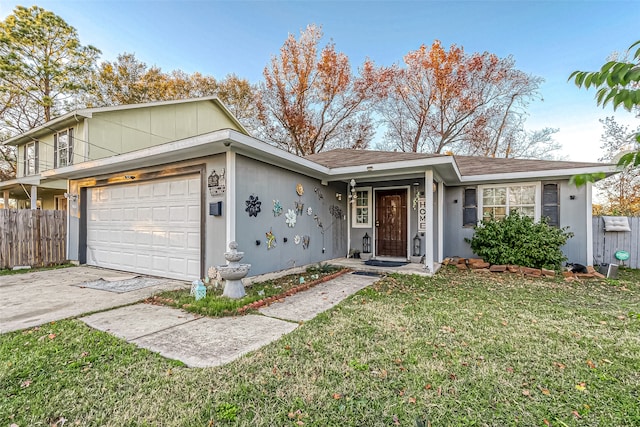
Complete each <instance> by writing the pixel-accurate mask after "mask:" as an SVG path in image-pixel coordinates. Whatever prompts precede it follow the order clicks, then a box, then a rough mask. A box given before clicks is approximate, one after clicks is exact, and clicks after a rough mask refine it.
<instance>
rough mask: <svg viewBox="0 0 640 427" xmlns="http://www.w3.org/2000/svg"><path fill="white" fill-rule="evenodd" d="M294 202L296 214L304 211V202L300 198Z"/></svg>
mask: <svg viewBox="0 0 640 427" xmlns="http://www.w3.org/2000/svg"><path fill="white" fill-rule="evenodd" d="M295 204H296V213H297V214H298V215H302V211H304V203H302V200H300V201H299V202H295Z"/></svg>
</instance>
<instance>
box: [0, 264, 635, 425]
mask: <svg viewBox="0 0 640 427" xmlns="http://www.w3.org/2000/svg"><path fill="white" fill-rule="evenodd" d="M634 276H635V277H637V274H636V273H635V272H628V271H624V272H622V274H621V278H622V279H623V280H620V281H600V282H598V281H588V282H584V283H577V282H574V283H571V284H567V283H564V282H563V281H562V280H561V279H557V280H545V279H522V278H519V277H517V276H510V275H501V274H479V273H471V272H469V273H459V272H457V271H455V270H454V269H447V270H445V271H442V272H441V273H439V274H438V275H437V276H436V277H434V278H432V279H425V278H423V277H418V276H392V277H390V278H387V279H385V280H383V281H381V282H378V283H377V284H376V285H374V286H372V287H370V288H367V289H364V290H363V291H361V292H359V293H358V294H356V295H354V296H353V297H351V298H349V299H348V300H346V301H345V302H343V303H342V304H340V305H339V306H337V307H336V308H334V309H333V310H331V311H329V312H327V313H324V314H322V315H320V316H318V317H317V318H315V319H314V320H312V321H310V322H306V323H304V324H303V325H301V326H300V327H299V328H298V329H297V330H296V331H294V332H292V333H291V334H289V335H287V336H285V337H283V338H282V339H281V340H279V341H277V342H274V343H272V344H270V345H268V346H266V347H264V348H262V349H261V350H259V351H256V352H254V353H251V354H250V355H248V356H246V357H244V358H242V359H241V360H238V361H236V362H234V363H231V364H229V365H226V366H223V367H219V368H211V369H188V368H185V367H183V366H181V365H180V364H179V363H176V362H172V361H169V360H166V359H163V358H161V357H159V356H157V355H155V354H153V353H150V352H148V351H146V350H141V349H137V348H136V347H135V346H133V345H129V344H126V343H124V342H123V341H120V340H118V339H116V338H114V337H111V336H110V335H108V334H105V333H102V332H97V331H93V330H91V329H89V328H88V327H86V326H84V324H83V323H81V322H79V321H76V320H68V321H61V322H56V323H54V324H47V325H44V326H42V327H40V328H34V329H31V330H27V331H20V332H13V333H9V334H4V335H0V425H7V426H8V425H11V424H16V425H18V426H20V427H23V426H39V425H42V426H49V425H54V424H55V425H57V426H62V424H64V425H65V426H73V425H83V426H84V425H113V426H133V425H136V426H137V425H150V426H156V425H162V426H213V425H216V426H218V425H244V426H303V425H304V426H349V425H353V426H394V425H401V426H418V425H419V426H422V425H432V426H449V425H452V426H547V425H550V426H631V425H640V356H639V355H640V287H639V286H638V282H637V281H636V279H635V277H634ZM63 420H65V421H64V423H63V422H62V421H63ZM56 423H57V424H56Z"/></svg>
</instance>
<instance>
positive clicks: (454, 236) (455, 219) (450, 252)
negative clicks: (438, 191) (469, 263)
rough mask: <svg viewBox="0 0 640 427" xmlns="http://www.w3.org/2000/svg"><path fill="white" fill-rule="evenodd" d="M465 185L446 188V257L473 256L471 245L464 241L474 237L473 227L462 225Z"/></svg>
mask: <svg viewBox="0 0 640 427" xmlns="http://www.w3.org/2000/svg"><path fill="white" fill-rule="evenodd" d="M464 189H465V187H445V189H444V248H443V250H444V254H443V255H444V257H445V258H446V257H454V256H459V257H463V258H470V257H473V256H474V254H473V251H471V246H470V245H469V244H468V243H467V242H465V241H464V239H465V238H471V237H473V228H471V227H463V226H462V208H463V204H464Z"/></svg>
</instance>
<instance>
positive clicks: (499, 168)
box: [453, 156, 608, 176]
mask: <svg viewBox="0 0 640 427" xmlns="http://www.w3.org/2000/svg"><path fill="white" fill-rule="evenodd" d="M453 158H454V159H455V161H456V164H457V165H458V170H459V171H460V175H462V176H473V175H491V174H497V173H514V172H537V171H551V170H562V169H580V168H594V167H596V168H597V167H603V166H608V165H606V164H603V163H585V162H568V161H562V160H533V159H504V158H493V157H472V156H453Z"/></svg>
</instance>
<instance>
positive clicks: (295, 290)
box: [236, 268, 352, 314]
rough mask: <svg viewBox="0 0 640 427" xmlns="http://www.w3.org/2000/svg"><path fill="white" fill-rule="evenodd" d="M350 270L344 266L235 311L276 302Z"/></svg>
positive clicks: (243, 310)
mask: <svg viewBox="0 0 640 427" xmlns="http://www.w3.org/2000/svg"><path fill="white" fill-rule="evenodd" d="M351 271H352V270H351V269H350V268H344V269H342V270H340V271H336V272H335V273H332V274H329V275H326V276H324V277H321V278H319V279H316V280H312V281H310V282H305V283H303V284H302V285H298V286H296V287H293V288H291V289H289V290H287V291H284V292H282V293H280V294H278V295H274V296H271V297H268V298H264V299H261V300H258V301H254V302H252V303H250V304H247V305H245V306H242V307H240V308H238V309H236V312H237V313H238V314H244V312H245V311H247V310H256V309H258V308H260V307H264V306H265V305H269V304H271V303H273V302H276V301H278V300H281V299H284V298H286V297H290V296H292V295H295V294H297V293H298V292H302V291H306V290H307V289H310V288H312V287H314V286H316V285H319V284H320V283H324V282H328V281H329V280H332V279H335V278H336V277H339V276H342V275H343V274H346V273H349V272H351Z"/></svg>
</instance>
